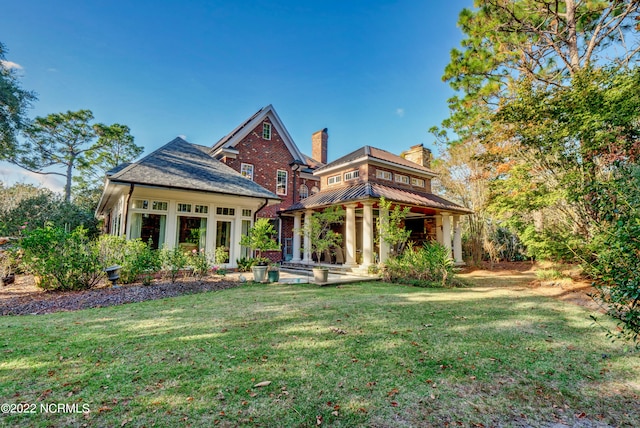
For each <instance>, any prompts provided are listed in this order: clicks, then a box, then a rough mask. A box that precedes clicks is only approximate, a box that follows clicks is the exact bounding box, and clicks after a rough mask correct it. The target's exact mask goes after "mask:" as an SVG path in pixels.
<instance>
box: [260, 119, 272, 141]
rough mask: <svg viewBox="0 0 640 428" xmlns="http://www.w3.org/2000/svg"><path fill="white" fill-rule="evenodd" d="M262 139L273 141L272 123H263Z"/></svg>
mask: <svg viewBox="0 0 640 428" xmlns="http://www.w3.org/2000/svg"><path fill="white" fill-rule="evenodd" d="M262 138H264V139H265V140H270V139H271V124H270V123H266V122H265V123H263V124H262Z"/></svg>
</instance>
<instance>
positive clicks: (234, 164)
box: [224, 118, 294, 218]
mask: <svg viewBox="0 0 640 428" xmlns="http://www.w3.org/2000/svg"><path fill="white" fill-rule="evenodd" d="M265 122H267V123H271V121H270V120H269V118H266V119H265ZM235 148H236V149H237V150H238V151H239V153H238V156H237V157H236V159H229V158H225V159H224V160H225V163H226V164H227V165H229V166H230V167H231V168H233V169H235V170H236V171H238V172H240V166H241V164H243V163H248V164H252V165H253V181H255V182H256V183H258V184H259V185H261V186H262V187H264V188H265V189H267V190H270V191H272V192H273V193H276V174H277V171H278V170H279V169H280V170H284V171H287V180H288V183H287V194H286V195H278V197H280V198H282V203H281V204H279V205H273V206H270V207H266V208H263V209H262V210H260V211H259V212H258V217H269V218H273V217H276V212H277V211H278V210H280V209H283V208H286V207H288V206H290V205H292V204H293V187H292V186H293V172H292V171H291V167H290V166H289V164H290V163H291V162H293V160H294V159H293V156H291V153H289V150H288V149H287V146H286V145H285V144H284V141H282V138H281V137H280V134H279V133H278V130H277V129H276V127H275V126H273V124H272V123H271V139H270V140H265V139H264V138H262V123H260V124H259V125H258V126H256V127H255V129H253V130H252V131H251V132H250V133H249V134H248V135H247V136H246V137H244V139H242V140H241V141H240V142H239V143H238V144H237V145H236V146H235ZM276 194H277V193H276Z"/></svg>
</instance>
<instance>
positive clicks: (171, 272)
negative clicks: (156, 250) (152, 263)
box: [160, 247, 187, 282]
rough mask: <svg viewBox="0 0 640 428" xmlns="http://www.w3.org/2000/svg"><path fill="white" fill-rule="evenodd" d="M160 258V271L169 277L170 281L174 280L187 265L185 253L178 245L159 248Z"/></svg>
mask: <svg viewBox="0 0 640 428" xmlns="http://www.w3.org/2000/svg"><path fill="white" fill-rule="evenodd" d="M160 260H161V265H162V271H163V272H164V274H165V276H168V277H169V278H170V279H171V282H176V279H177V278H178V275H179V274H180V271H181V270H183V269H184V268H185V267H187V255H186V254H185V253H184V252H183V251H182V249H181V248H178V247H176V248H167V247H164V248H163V249H162V250H160Z"/></svg>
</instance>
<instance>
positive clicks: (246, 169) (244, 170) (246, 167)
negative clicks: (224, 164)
mask: <svg viewBox="0 0 640 428" xmlns="http://www.w3.org/2000/svg"><path fill="white" fill-rule="evenodd" d="M240 174H242V176H243V177H246V178H248V179H249V180H253V165H251V164H250V163H243V164H240Z"/></svg>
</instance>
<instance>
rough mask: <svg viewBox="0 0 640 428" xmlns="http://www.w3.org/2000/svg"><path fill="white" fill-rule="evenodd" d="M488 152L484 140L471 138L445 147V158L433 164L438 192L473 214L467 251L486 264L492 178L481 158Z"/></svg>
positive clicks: (474, 259)
mask: <svg viewBox="0 0 640 428" xmlns="http://www.w3.org/2000/svg"><path fill="white" fill-rule="evenodd" d="M484 153H485V148H484V146H483V145H482V144H481V143H480V141H478V140H477V139H469V140H467V141H461V142H457V143H455V144H451V145H449V146H445V147H443V151H442V154H441V156H440V157H439V158H438V159H435V160H434V161H433V162H432V164H431V167H432V169H433V170H434V171H436V172H437V173H438V179H437V180H436V181H435V183H434V184H435V186H436V189H437V190H436V191H439V192H440V193H443V194H444V195H445V196H446V197H447V198H448V199H450V200H452V201H454V202H457V203H459V204H460V205H462V206H463V207H465V208H469V209H470V210H472V211H473V213H472V214H470V215H469V216H467V221H466V222H465V224H466V233H465V235H466V236H467V240H466V242H467V247H468V248H467V250H468V253H469V255H470V256H471V260H472V262H473V263H474V264H479V263H480V262H481V261H482V259H483V257H484V253H485V243H487V242H488V235H489V233H488V230H487V225H488V223H489V221H490V215H489V213H487V197H488V196H489V183H490V182H489V178H490V176H489V173H488V172H487V170H486V168H485V166H484V163H483V162H482V159H481V157H482V155H483V154H484Z"/></svg>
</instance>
